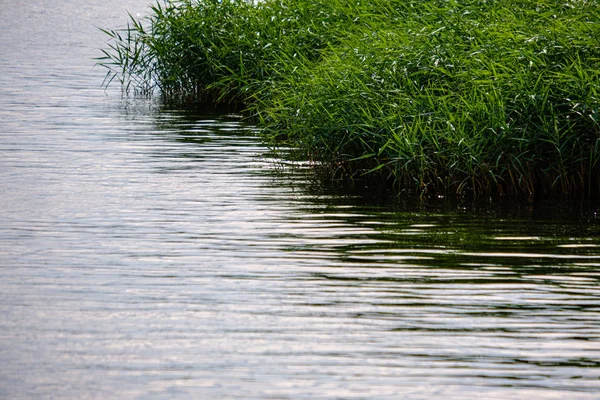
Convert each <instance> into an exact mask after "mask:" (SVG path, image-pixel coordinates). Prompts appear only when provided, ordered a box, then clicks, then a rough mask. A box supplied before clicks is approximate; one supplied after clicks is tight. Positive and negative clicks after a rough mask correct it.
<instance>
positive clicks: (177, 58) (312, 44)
mask: <svg viewBox="0 0 600 400" xmlns="http://www.w3.org/2000/svg"><path fill="white" fill-rule="evenodd" d="M107 33H108V34H109V35H110V37H111V38H112V39H113V40H112V41H111V42H110V44H109V49H108V50H106V51H105V57H104V58H103V59H102V60H101V63H102V64H103V65H104V66H106V67H108V68H109V72H108V75H107V81H108V82H109V81H111V80H112V79H113V78H115V77H117V78H118V79H119V80H120V81H121V83H122V84H123V85H124V88H126V89H127V90H129V89H131V88H134V89H136V90H138V91H139V92H142V93H150V92H151V91H152V90H153V89H154V88H155V87H158V88H159V89H160V92H161V94H162V95H163V96H165V97H166V98H180V99H193V100H196V101H200V102H204V103H206V102H209V103H213V104H218V103H222V102H224V103H228V104H235V105H241V104H243V105H244V106H245V107H246V109H247V111H248V113H249V114H250V115H252V116H254V117H255V118H256V120H257V121H259V123H260V124H261V125H262V126H263V128H264V132H265V138H266V139H267V140H270V141H271V143H273V144H282V143H283V144H285V145H288V146H292V147H294V148H296V149H298V154H299V155H301V156H302V157H304V158H308V159H311V160H313V161H315V162H319V163H327V164H329V165H331V166H333V167H334V168H336V169H338V170H342V171H344V172H345V173H346V174H348V175H351V176H357V175H365V174H367V175H368V174H377V175H378V176H381V177H383V178H384V179H392V180H393V181H395V182H396V183H397V184H398V185H399V187H409V188H413V189H414V190H416V191H418V192H420V193H428V192H429V193H439V192H446V193H457V194H465V193H474V194H475V195H483V194H490V193H498V194H503V193H506V194H517V195H524V196H531V195H533V194H534V193H538V194H539V193H559V194H566V193H578V194H582V193H588V194H591V193H592V192H593V191H594V190H596V189H597V188H598V186H599V183H600V173H599V172H600V121H599V118H600V117H599V115H598V113H599V109H600V100H599V95H600V93H599V92H600V4H598V1H597V0H589V1H585V0H571V1H567V2H565V1H561V2H559V1H555V0H544V1H524V0H523V1H509V0H505V1H485V0H465V1H454V0H438V1H400V0H388V1H384V0H371V1H369V2H362V1H359V0H331V1H326V0H316V1H305V0H291V1H284V0H264V1H260V2H256V3H253V2H248V1H244V0H222V1H217V0H203V1H191V0H187V1H177V2H174V1H170V2H166V3H165V4H164V5H162V6H161V5H156V6H154V7H153V15H152V16H151V17H150V18H149V19H148V20H147V21H145V22H143V23H142V22H138V21H135V20H133V19H132V22H131V24H130V26H129V27H128V28H127V29H125V30H124V31H107Z"/></svg>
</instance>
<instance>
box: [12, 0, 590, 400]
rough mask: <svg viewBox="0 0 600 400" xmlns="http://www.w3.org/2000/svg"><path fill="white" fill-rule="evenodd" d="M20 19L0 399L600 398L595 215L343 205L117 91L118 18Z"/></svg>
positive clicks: (98, 6)
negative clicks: (110, 33) (106, 39)
mask: <svg viewBox="0 0 600 400" xmlns="http://www.w3.org/2000/svg"><path fill="white" fill-rule="evenodd" d="M7 3H8V4H6V5H4V4H3V10H2V12H1V13H0V22H1V23H2V26H3V27H10V28H11V29H3V30H2V31H1V32H0V39H2V46H3V48H2V51H1V52H0V166H1V168H0V189H1V192H0V193H1V196H0V265H1V268H0V313H1V316H2V318H1V319H0V338H1V339H2V340H1V341H0V364H1V365H2V369H1V372H0V397H1V398H11V399H12V398H49V397H56V398H61V399H62V398H103V399H104V398H254V399H265V398H274V399H275V398H277V399H283V398H311V399H312V398H328V399H329V398H389V399H395V398H415V399H416V398H423V399H430V398H456V399H464V398H475V397H481V398H486V399H491V398H497V399H506V398H527V397H531V398H536V399H539V398H547V399H550V398H556V399H558V398H561V399H562V398H569V399H575V398H590V399H591V398H597V396H598V393H599V392H600V380H599V378H600V368H599V367H600V323H599V322H598V321H599V320H600V301H599V300H600V286H599V282H600V268H599V266H600V248H599V247H598V246H600V239H599V237H598V232H599V230H598V223H597V221H596V220H595V219H594V218H591V219H589V220H581V219H578V218H570V217H569V216H567V215H563V216H560V215H559V216H556V215H551V214H547V213H539V215H538V214H536V213H529V214H528V213H525V214H524V215H525V216H522V217H519V218H516V217H506V216H505V217H502V218H501V217H500V216H499V215H502V214H501V213H499V214H494V213H489V212H488V213H476V214H470V213H465V212H439V211H427V210H418V209H414V208H405V207H402V206H400V205H390V204H389V203H387V204H386V202H382V201H380V202H378V201H373V200H372V199H371V200H369V199H367V198H365V197H364V196H358V195H355V194H351V193H352V192H344V191H337V190H335V188H327V187H325V186H323V185H321V184H318V183H315V182H313V181H311V180H310V179H309V174H307V172H306V171H303V170H302V169H296V170H289V169H283V170H282V169H281V168H279V164H277V163H274V162H273V160H271V159H269V155H268V154H269V153H268V151H267V149H265V148H264V147H263V146H261V145H260V142H259V141H258V140H257V138H256V137H255V134H256V132H255V131H254V130H253V128H252V127H251V126H245V125H244V124H242V123H241V122H240V121H239V119H237V118H235V117H234V116H224V117H204V118H202V117H198V116H193V115H190V114H188V113H185V112H178V111H168V110H163V111H161V110H159V109H158V108H157V107H155V106H154V105H152V104H147V103H144V102H131V103H129V104H128V103H126V102H122V101H121V100H120V99H119V96H118V95H117V94H116V93H114V92H109V93H108V94H104V92H103V91H102V90H99V89H98V84H99V82H100V81H101V80H102V71H99V70H90V68H91V65H92V64H93V62H92V61H90V57H93V56H95V55H97V52H96V51H95V50H94V49H95V47H99V46H101V40H100V36H99V35H98V34H97V32H96V31H94V30H93V27H91V25H92V24H97V25H101V26H115V25H117V24H120V23H122V22H123V21H124V14H123V6H122V5H121V4H122V3H123V2H116V1H114V2H112V3H114V4H111V1H108V2H107V1H103V2H100V1H93V2H87V3H86V4H87V5H86V6H85V7H84V8H83V9H82V10H79V11H76V10H73V7H75V6H74V5H69V4H63V2H59V1H57V0H54V1H52V0H46V1H42V0H37V1H33V2H28V3H21V2H17V1H16V0H8V2H7ZM117 3H119V6H118V7H117V6H116V5H117ZM130 3H131V4H129V5H128V6H127V7H128V8H129V9H130V10H132V11H134V12H136V10H139V11H140V12H142V11H143V9H144V1H134V0H131V1H130ZM23 4H25V5H23ZM50 33H51V34H50ZM344 193H346V194H344Z"/></svg>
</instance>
